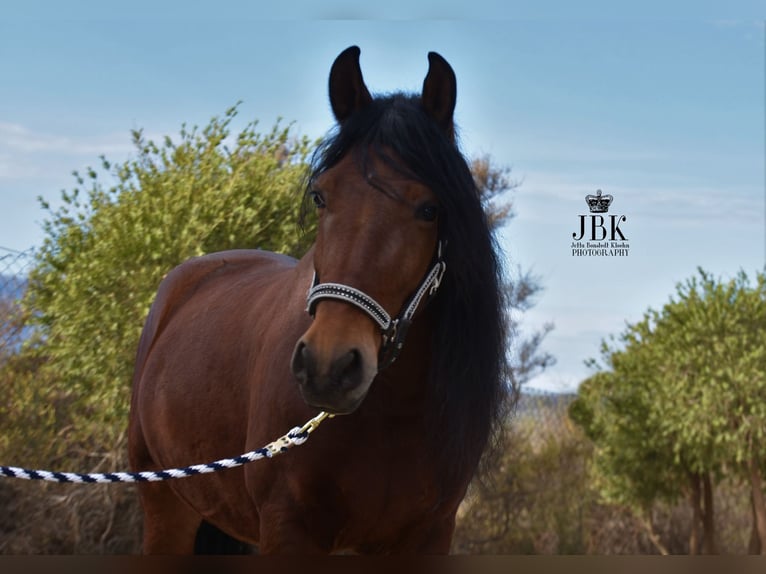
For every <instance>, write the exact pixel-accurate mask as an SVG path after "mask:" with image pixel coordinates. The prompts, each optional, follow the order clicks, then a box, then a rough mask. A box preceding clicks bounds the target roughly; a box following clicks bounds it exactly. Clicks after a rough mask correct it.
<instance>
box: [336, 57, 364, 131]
mask: <svg viewBox="0 0 766 574" xmlns="http://www.w3.org/2000/svg"><path fill="white" fill-rule="evenodd" d="M360 53H361V50H360V49H359V48H358V47H357V46H351V47H350V48H346V49H345V50H343V51H342V52H341V53H340V55H339V56H338V57H337V58H335V62H333V65H332V68H331V69H330V105H331V106H332V113H333V114H334V115H335V119H336V120H338V123H341V122H343V121H344V120H345V119H346V118H348V117H349V116H350V115H351V114H353V113H354V112H355V111H356V110H358V109H360V108H363V107H365V106H366V105H367V104H369V103H370V102H371V101H372V96H371V95H370V92H369V91H368V90H367V86H365V85H364V79H363V78H362V69H361V68H360V67H359V54H360Z"/></svg>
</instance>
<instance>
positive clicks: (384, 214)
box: [129, 46, 507, 554]
mask: <svg viewBox="0 0 766 574" xmlns="http://www.w3.org/2000/svg"><path fill="white" fill-rule="evenodd" d="M428 59H429V69H428V74H427V76H426V78H425V81H424V83H423V91H422V94H421V95H419V96H417V95H407V94H401V93H396V94H393V95H388V96H378V97H374V98H373V97H372V96H371V95H370V93H369V91H368V90H367V87H366V86H365V84H364V81H363V79H362V73H361V70H360V67H359V49H358V48H357V47H355V46H354V47H351V48H348V49H347V50H345V51H344V52H343V53H341V54H340V55H339V56H338V58H337V59H336V60H335V63H334V64H333V66H332V70H331V72H330V82H329V84H330V102H331V105H332V110H333V113H334V115H335V117H336V119H337V121H338V125H337V127H336V130H335V132H334V133H333V134H332V135H331V136H330V137H328V138H327V139H326V140H325V141H324V142H323V143H322V144H321V145H320V147H319V149H318V150H317V152H316V154H315V156H314V160H313V165H312V173H311V178H310V185H309V187H308V188H307V190H306V193H305V197H304V208H305V207H306V204H307V203H309V202H313V204H314V206H315V207H316V209H318V210H319V223H318V232H317V236H316V242H315V244H314V246H313V247H312V248H311V249H310V250H309V251H308V253H307V254H306V255H305V256H304V257H303V258H302V259H301V260H299V261H295V260H293V259H291V258H289V257H286V256H282V255H275V254H272V253H267V252H263V251H258V250H241V251H228V252H224V253H215V254H212V255H207V256H204V257H200V258H196V259H192V260H190V261H187V262H186V263H184V264H182V265H180V266H179V267H177V268H176V269H174V270H173V271H172V272H171V273H170V274H169V275H168V276H167V278H166V279H165V280H164V281H163V282H162V284H161V285H160V288H159V292H158V294H157V298H156V300H155V302H154V304H153V306H152V308H151V311H150V313H149V317H148V319H147V321H146V325H145V327H144V330H143V334H142V336H141V340H140V343H139V348H138V356H137V361H136V370H135V375H134V381H133V399H132V406H131V417H130V434H129V440H130V445H129V450H130V460H131V465H132V467H133V469H134V470H158V469H162V468H168V467H175V466H183V465H187V464H192V463H199V462H206V461H209V460H215V459H219V458H221V457H224V456H236V455H238V454H240V453H242V452H245V451H248V450H252V449H254V448H258V447H260V446H262V445H264V444H266V443H267V442H269V441H271V440H273V439H274V438H276V437H277V436H279V435H281V434H283V433H284V432H285V431H286V430H287V429H289V428H291V427H293V426H295V425H299V424H301V423H303V422H305V421H306V420H307V419H308V418H310V417H311V416H314V415H316V414H317V412H318V411H319V410H324V411H328V412H331V413H335V414H339V415H341V414H342V415H344V416H336V417H335V418H334V419H332V420H329V421H327V422H325V423H324V425H323V426H322V427H321V429H319V430H318V431H317V432H316V433H315V434H314V435H312V438H311V440H310V441H309V442H308V444H306V445H304V446H302V447H300V448H296V449H293V450H291V451H290V452H288V453H286V454H283V455H281V456H279V457H275V458H274V459H270V460H265V461H260V462H255V463H253V464H250V465H246V466H244V467H240V468H238V469H230V470H226V471H223V472H218V473H215V474H209V475H204V476H194V477H190V478H185V479H182V480H176V481H170V482H163V483H150V484H147V483H145V484H141V485H140V496H141V503H142V506H143V509H144V518H145V520H144V550H145V551H146V552H150V553H191V552H193V551H195V550H197V551H201V550H205V543H206V542H210V541H211V540H212V539H213V538H216V537H217V538H218V539H220V540H228V541H232V542H233V541H240V542H243V543H247V544H252V545H256V546H257V548H258V551H259V552H260V553H262V554H266V553H331V552H358V553H414V552H418V553H446V552H448V551H449V549H450V543H451V540H452V534H453V530H454V526H455V514H456V511H457V508H458V505H459V504H460V502H461V500H462V499H463V497H464V496H465V493H466V488H467V487H468V484H469V482H470V481H471V478H472V477H473V475H474V473H475V472H476V469H477V466H478V464H479V459H480V457H481V455H482V452H483V451H484V449H485V447H486V446H487V445H488V444H489V443H490V442H491V441H492V438H493V437H494V436H495V432H494V431H495V430H496V429H497V426H498V425H497V423H498V422H499V420H500V417H501V412H502V406H503V404H504V400H503V399H504V393H505V389H506V387H505V384H506V375H507V372H506V360H505V353H506V341H505V335H506V329H505V320H504V317H505V314H504V310H503V304H502V297H501V290H500V280H501V271H500V265H499V263H498V258H497V255H496V249H495V247H496V246H495V243H494V239H493V237H492V234H491V232H490V230H489V227H488V224H487V220H486V217H485V213H484V210H483V208H482V205H481V201H480V197H479V194H478V192H477V189H476V186H475V184H474V181H473V178H472V176H471V172H470V170H469V167H468V165H467V163H466V161H465V159H464V158H463V156H462V155H461V153H460V152H459V150H458V147H457V144H456V141H455V129H454V125H453V111H454V107H455V97H456V83H455V75H454V72H453V71H452V68H451V67H450V66H449V64H448V63H447V62H446V61H445V60H444V59H443V58H442V57H441V56H439V55H438V54H436V53H433V52H432V53H430V54H429V55H428ZM445 267H446V270H445ZM310 289H311V297H310V298H309V300H308V301H307V292H309V290H310ZM307 303H308V309H307ZM392 317H393V319H392ZM410 322H411V325H410ZM408 327H409V329H408ZM405 334H406V335H407V339H406V343H405V342H404V335H405ZM399 350H400V351H401V352H400V353H399V352H398V351H399ZM397 355H398V356H397ZM394 359H396V360H395V361H394ZM208 549H209V547H208ZM216 549H217V550H223V551H226V550H231V548H228V547H225V546H223V547H218V548H213V550H216Z"/></svg>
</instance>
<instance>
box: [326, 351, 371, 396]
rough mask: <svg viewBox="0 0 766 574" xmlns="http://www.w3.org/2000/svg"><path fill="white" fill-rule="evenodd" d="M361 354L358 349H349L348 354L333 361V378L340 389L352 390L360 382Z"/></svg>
mask: <svg viewBox="0 0 766 574" xmlns="http://www.w3.org/2000/svg"><path fill="white" fill-rule="evenodd" d="M362 363H363V361H362V354H361V353H360V352H359V350H358V349H351V350H350V351H349V352H348V353H346V354H345V355H343V356H342V357H339V358H338V359H336V360H335V362H334V363H333V366H332V374H333V378H334V379H335V380H336V381H338V382H339V383H340V384H341V386H342V387H346V388H353V387H356V386H357V385H359V383H361V381H362V375H363V372H364V369H363V364H362Z"/></svg>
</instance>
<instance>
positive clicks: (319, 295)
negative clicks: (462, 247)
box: [306, 241, 447, 372]
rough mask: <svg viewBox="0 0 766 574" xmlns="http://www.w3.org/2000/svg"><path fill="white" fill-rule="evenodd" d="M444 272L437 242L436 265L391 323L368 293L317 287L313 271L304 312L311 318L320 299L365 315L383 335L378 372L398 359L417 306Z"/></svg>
mask: <svg viewBox="0 0 766 574" xmlns="http://www.w3.org/2000/svg"><path fill="white" fill-rule="evenodd" d="M446 269H447V264H446V263H445V262H444V260H443V259H442V242H441V241H439V244H438V247H437V251H436V263H434V265H433V267H431V270H430V271H429V272H428V274H427V275H426V276H425V278H424V279H423V281H422V282H421V283H420V286H419V287H418V288H417V290H416V291H415V293H413V294H412V295H411V296H410V298H409V299H408V300H407V302H406V303H405V304H404V309H403V311H402V312H401V313H399V315H397V316H396V318H395V319H392V318H391V316H390V315H389V314H388V313H387V312H386V310H385V309H384V308H383V306H382V305H381V304H380V303H378V302H377V301H376V300H375V299H373V298H372V297H370V296H369V295H367V293H364V292H363V291H360V290H359V289H355V288H354V287H349V286H348V285H343V284H342V283H319V277H318V276H317V273H316V271H314V278H313V279H312V281H311V289H309V292H308V296H307V299H306V303H307V304H306V311H308V313H309V315H311V316H312V317H313V316H314V312H315V309H316V305H317V302H319V301H320V300H321V299H336V300H339V301H343V302H345V303H350V304H351V305H354V306H356V307H358V308H359V309H361V310H362V311H364V312H365V313H366V314H367V315H368V316H369V317H370V318H371V319H372V320H373V321H375V323H377V325H378V326H379V327H380V329H381V331H382V332H383V346H382V347H381V348H380V357H379V359H378V372H380V371H382V370H383V369H385V368H387V367H389V366H390V365H391V363H393V362H394V361H395V360H396V358H397V357H398V356H399V352H400V351H401V350H402V347H403V346H404V339H405V337H406V336H407V330H408V329H409V327H410V324H411V323H412V317H413V316H414V315H415V311H417V309H418V307H419V306H420V302H421V301H422V300H423V297H425V296H426V295H428V299H430V298H431V297H433V295H434V294H435V293H436V291H437V290H438V289H439V285H441V282H442V278H443V277H444V271H445V270H446ZM381 365H382V366H381Z"/></svg>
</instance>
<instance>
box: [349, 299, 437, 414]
mask: <svg viewBox="0 0 766 574" xmlns="http://www.w3.org/2000/svg"><path fill="white" fill-rule="evenodd" d="M431 333H432V318H431V317H430V315H429V313H427V312H423V313H422V314H419V315H418V316H416V318H415V320H414V321H413V323H412V326H411V327H410V330H409V333H408V335H407V340H406V341H405V344H404V347H403V348H402V351H401V353H400V355H399V357H398V358H397V360H396V361H395V362H394V363H393V364H392V365H390V366H389V367H388V368H387V369H385V370H384V371H382V372H380V373H379V374H378V376H377V377H376V378H375V381H374V382H373V385H372V388H371V389H370V394H369V395H368V396H367V398H366V399H365V402H364V403H363V407H365V410H367V411H369V412H374V413H375V414H378V415H380V414H383V415H391V416H420V415H422V414H424V413H425V412H426V410H427V409H428V404H427V401H428V377H429V372H430V369H431Z"/></svg>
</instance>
